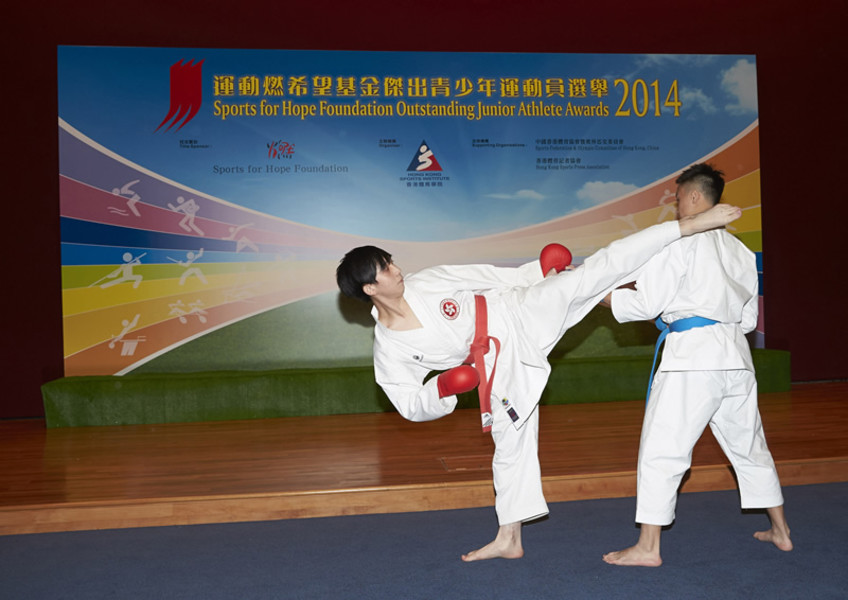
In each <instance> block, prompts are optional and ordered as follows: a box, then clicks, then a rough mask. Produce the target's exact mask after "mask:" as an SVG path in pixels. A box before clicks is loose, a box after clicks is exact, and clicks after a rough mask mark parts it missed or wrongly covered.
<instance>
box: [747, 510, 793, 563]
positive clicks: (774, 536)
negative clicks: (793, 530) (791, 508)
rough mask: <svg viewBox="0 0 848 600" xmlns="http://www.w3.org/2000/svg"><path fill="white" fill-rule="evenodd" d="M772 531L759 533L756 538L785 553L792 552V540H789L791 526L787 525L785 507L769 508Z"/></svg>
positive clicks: (767, 511)
mask: <svg viewBox="0 0 848 600" xmlns="http://www.w3.org/2000/svg"><path fill="white" fill-rule="evenodd" d="M766 513H767V514H768V518H769V521H771V529H769V530H768V531H758V532H756V533H755V534H754V537H755V538H757V539H758V540H760V541H761V542H771V543H772V544H774V545H775V546H777V547H778V548H780V549H781V550H783V551H784V552H789V551H790V550H792V548H793V545H792V540H791V539H790V538H789V525H787V524H786V516H785V515H784V514H783V505H780V506H775V507H773V508H767V509H766Z"/></svg>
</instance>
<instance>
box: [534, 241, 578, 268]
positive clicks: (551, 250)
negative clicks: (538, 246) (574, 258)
mask: <svg viewBox="0 0 848 600" xmlns="http://www.w3.org/2000/svg"><path fill="white" fill-rule="evenodd" d="M539 262H540V263H541V264H542V275H547V274H548V271H550V270H551V269H555V270H556V272H557V273H562V272H563V271H564V270H565V267H567V266H568V265H570V264H571V252H570V251H569V250H568V248H566V247H565V246H563V245H562V244H556V243H554V244H548V245H547V246H545V247H544V248H542V252H541V253H540V254H539Z"/></svg>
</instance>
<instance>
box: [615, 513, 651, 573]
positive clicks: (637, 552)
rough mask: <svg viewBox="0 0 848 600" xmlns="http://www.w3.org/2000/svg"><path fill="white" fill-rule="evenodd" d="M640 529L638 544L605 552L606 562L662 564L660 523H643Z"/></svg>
mask: <svg viewBox="0 0 848 600" xmlns="http://www.w3.org/2000/svg"><path fill="white" fill-rule="evenodd" d="M639 529H640V531H639V541H638V542H636V545H634V546H630V547H629V548H625V549H624V550H619V551H618V552H609V553H607V554H604V562H605V563H608V564H611V565H620V566H624V567H658V566H660V565H661V564H662V558H660V536H661V535H662V527H661V526H660V525H649V524H647V523H642V525H641V526H640V528H639Z"/></svg>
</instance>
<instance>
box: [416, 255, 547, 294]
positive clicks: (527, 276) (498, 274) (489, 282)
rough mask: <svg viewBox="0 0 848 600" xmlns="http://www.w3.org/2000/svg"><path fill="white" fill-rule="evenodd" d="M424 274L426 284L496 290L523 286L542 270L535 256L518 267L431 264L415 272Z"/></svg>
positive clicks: (540, 275) (539, 278)
mask: <svg viewBox="0 0 848 600" xmlns="http://www.w3.org/2000/svg"><path fill="white" fill-rule="evenodd" d="M416 276H421V277H424V278H426V280H427V281H428V282H431V283H430V285H436V284H437V285H439V286H440V287H443V288H445V289H450V290H458V291H481V290H499V289H507V288H513V287H525V286H528V285H533V284H534V283H538V282H540V281H542V280H543V279H544V278H545V277H544V273H542V267H541V265H540V264H539V261H538V260H534V261H531V262H529V263H525V264H523V265H521V266H519V267H495V266H493V265H485V264H481V265H449V266H447V265H445V266H440V267H431V268H429V269H425V270H423V271H420V272H419V273H416Z"/></svg>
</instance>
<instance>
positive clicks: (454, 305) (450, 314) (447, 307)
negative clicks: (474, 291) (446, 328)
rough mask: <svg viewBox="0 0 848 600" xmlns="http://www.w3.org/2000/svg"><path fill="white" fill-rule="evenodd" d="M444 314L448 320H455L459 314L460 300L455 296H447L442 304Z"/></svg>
mask: <svg viewBox="0 0 848 600" xmlns="http://www.w3.org/2000/svg"><path fill="white" fill-rule="evenodd" d="M440 308H441V311H442V316H443V317H444V318H446V319H447V320H448V321H453V320H454V319H455V318H457V317H458V316H459V302H457V301H456V300H454V299H453V298H445V299H444V300H442V304H441V306H440Z"/></svg>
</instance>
